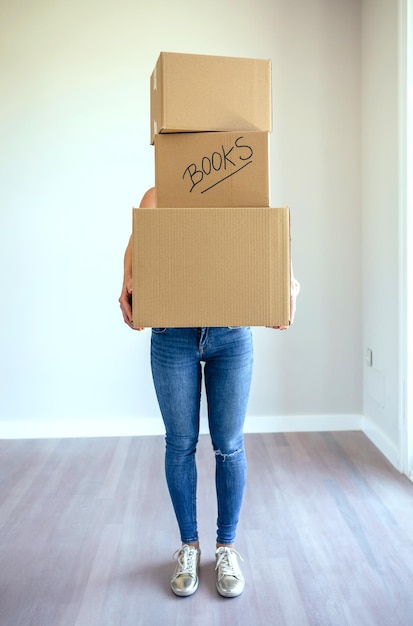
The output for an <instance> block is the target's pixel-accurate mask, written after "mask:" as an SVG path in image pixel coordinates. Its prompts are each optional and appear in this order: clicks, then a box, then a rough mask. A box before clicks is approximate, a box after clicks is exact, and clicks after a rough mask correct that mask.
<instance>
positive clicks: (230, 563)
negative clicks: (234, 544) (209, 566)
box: [215, 548, 244, 577]
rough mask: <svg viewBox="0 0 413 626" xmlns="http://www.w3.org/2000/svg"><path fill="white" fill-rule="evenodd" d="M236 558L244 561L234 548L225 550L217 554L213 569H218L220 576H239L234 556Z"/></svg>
mask: <svg viewBox="0 0 413 626" xmlns="http://www.w3.org/2000/svg"><path fill="white" fill-rule="evenodd" d="M235 555H236V556H237V557H239V558H240V559H241V561H243V560H244V559H243V558H242V556H241V555H240V553H239V552H237V550H235V549H234V548H225V549H224V550H221V551H220V552H218V559H217V564H216V566H215V569H218V568H221V569H220V574H221V576H235V577H237V576H238V574H239V571H238V563H237V560H236V559H234V556H235Z"/></svg>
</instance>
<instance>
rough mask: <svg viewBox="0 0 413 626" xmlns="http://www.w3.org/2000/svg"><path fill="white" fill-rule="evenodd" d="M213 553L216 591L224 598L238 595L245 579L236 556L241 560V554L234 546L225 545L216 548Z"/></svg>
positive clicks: (242, 588)
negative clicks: (215, 559) (215, 562)
mask: <svg viewBox="0 0 413 626" xmlns="http://www.w3.org/2000/svg"><path fill="white" fill-rule="evenodd" d="M215 555H216V557H217V564H216V567H215V569H216V570H217V590H218V593H219V594H221V596H224V597H226V598H234V597H235V596H239V595H240V594H241V593H242V592H243V591H244V587H245V579H244V576H243V575H242V572H241V569H240V566H239V563H238V557H239V558H240V559H241V561H243V558H242V556H241V555H240V553H239V552H237V551H236V550H234V548H227V547H221V548H218V549H217V551H216V552H215Z"/></svg>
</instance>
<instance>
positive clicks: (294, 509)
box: [0, 432, 413, 626]
mask: <svg viewBox="0 0 413 626" xmlns="http://www.w3.org/2000/svg"><path fill="white" fill-rule="evenodd" d="M163 447H164V442H163V438H162V437H138V438H119V439H114V438H110V439H77V440H76V439H73V440H39V441H0V625H1V626H95V625H96V626H118V625H119V626H132V625H133V626H139V625H143V626H161V625H165V626H170V625H176V626H187V625H188V626H189V625H192V624H194V625H197V626H204V625H205V626H212V624H214V625H224V624H225V625H227V624H231V625H232V624H233V625H234V626H243V625H245V626H260V625H266V626H267V625H280V626H284V625H286V626H305V625H307V624H311V625H314V626H322V625H331V626H344V625H349V626H391V625H402V626H411V625H413V484H412V483H411V482H410V481H409V480H408V479H407V478H405V477H404V476H401V475H400V474H399V473H398V472H397V471H396V470H394V469H393V468H392V467H391V466H390V465H389V463H388V462H387V461H386V460H385V459H384V458H383V457H382V455H381V454H380V453H379V452H378V451H377V450H376V449H375V448H374V446H373V445H372V444H371V443H370V442H369V441H368V440H367V438H366V437H365V436H364V435H363V434H361V433H358V432H350V433H349V432H341V433H299V434H267V435H262V434H248V435H247V436H246V447H247V454H248V460H249V477H248V486H247V491H246V497H245V503H244V508H243V512H242V520H241V523H240V527H239V532H238V541H237V548H238V549H239V551H240V552H241V553H242V554H243V556H244V559H245V561H244V563H243V571H244V574H245V577H246V581H247V584H246V589H245V592H244V594H243V595H242V596H240V597H239V598H235V599H224V598H221V597H220V596H218V594H217V592H216V590H215V579H214V541H215V517H216V505H215V496H214V483H213V480H214V479H213V473H214V466H213V464H214V457H213V453H212V449H211V444H210V441H209V438H208V437H207V436H206V435H204V436H202V437H201V440H200V444H199V449H198V471H199V490H198V501H199V518H200V519H199V525H200V532H201V544H202V545H201V547H202V560H201V572H200V586H199V589H198V591H197V592H196V594H195V595H193V596H191V597H189V598H178V597H175V596H174V595H173V594H172V592H171V591H170V588H169V577H170V574H171V572H172V569H173V566H174V562H173V561H172V554H173V552H174V551H175V549H176V548H177V547H178V546H179V538H178V534H177V529H176V523H175V519H174V516H173V513H172V508H171V505H170V502H169V497H168V495H167V491H166V487H165V482H164V473H163Z"/></svg>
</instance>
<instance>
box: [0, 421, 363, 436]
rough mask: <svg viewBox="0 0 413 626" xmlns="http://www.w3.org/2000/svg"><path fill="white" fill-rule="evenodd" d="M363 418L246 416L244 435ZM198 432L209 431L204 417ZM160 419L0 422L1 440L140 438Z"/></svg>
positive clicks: (343, 426)
mask: <svg viewBox="0 0 413 626" xmlns="http://www.w3.org/2000/svg"><path fill="white" fill-rule="evenodd" d="M362 421H363V416H362V415H288V416H248V417H247V419H246V422H245V432H246V433H265V432H306V431H308V432H310V431H313V432H314V431H333V430H362ZM200 430H201V433H202V434H205V433H207V432H208V423H207V420H206V418H202V419H201V427H200ZM163 433H164V429H163V423H162V420H161V419H160V418H159V419H158V418H130V419H113V420H97V419H84V420H82V419H79V418H77V419H73V420H58V419H56V420H13V421H12V420H0V439H61V438H63V439H67V438H73V437H139V436H145V435H163Z"/></svg>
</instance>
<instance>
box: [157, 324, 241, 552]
mask: <svg viewBox="0 0 413 626" xmlns="http://www.w3.org/2000/svg"><path fill="white" fill-rule="evenodd" d="M252 365H253V347H252V336H251V329H250V328H248V327H240V328H227V327H214V328H154V329H152V338H151V366H152V376H153V381H154V385H155V391H156V395H157V398H158V403H159V407H160V411H161V414H162V418H163V421H164V424H165V433H166V434H165V442H166V447H165V474H166V481H167V485H168V489H169V494H170V497H171V500H172V504H173V507H174V511H175V515H176V519H177V522H178V527H179V531H180V536H181V541H182V542H184V543H191V542H194V541H198V539H199V537H198V523H197V466H196V449H197V444H198V437H199V422H200V404H201V389H202V375H204V379H205V391H206V398H207V407H208V422H209V431H210V436H211V442H212V447H213V451H214V453H215V464H216V472H215V484H216V494H217V511H218V516H217V543H222V544H231V543H233V542H234V540H235V536H236V530H237V525H238V521H239V515H240V510H241V505H242V500H243V495H244V488H245V481H246V473H247V463H246V457H245V450H244V437H243V426H244V421H245V414H246V411H247V404H248V398H249V392H250V385H251V376H252Z"/></svg>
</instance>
